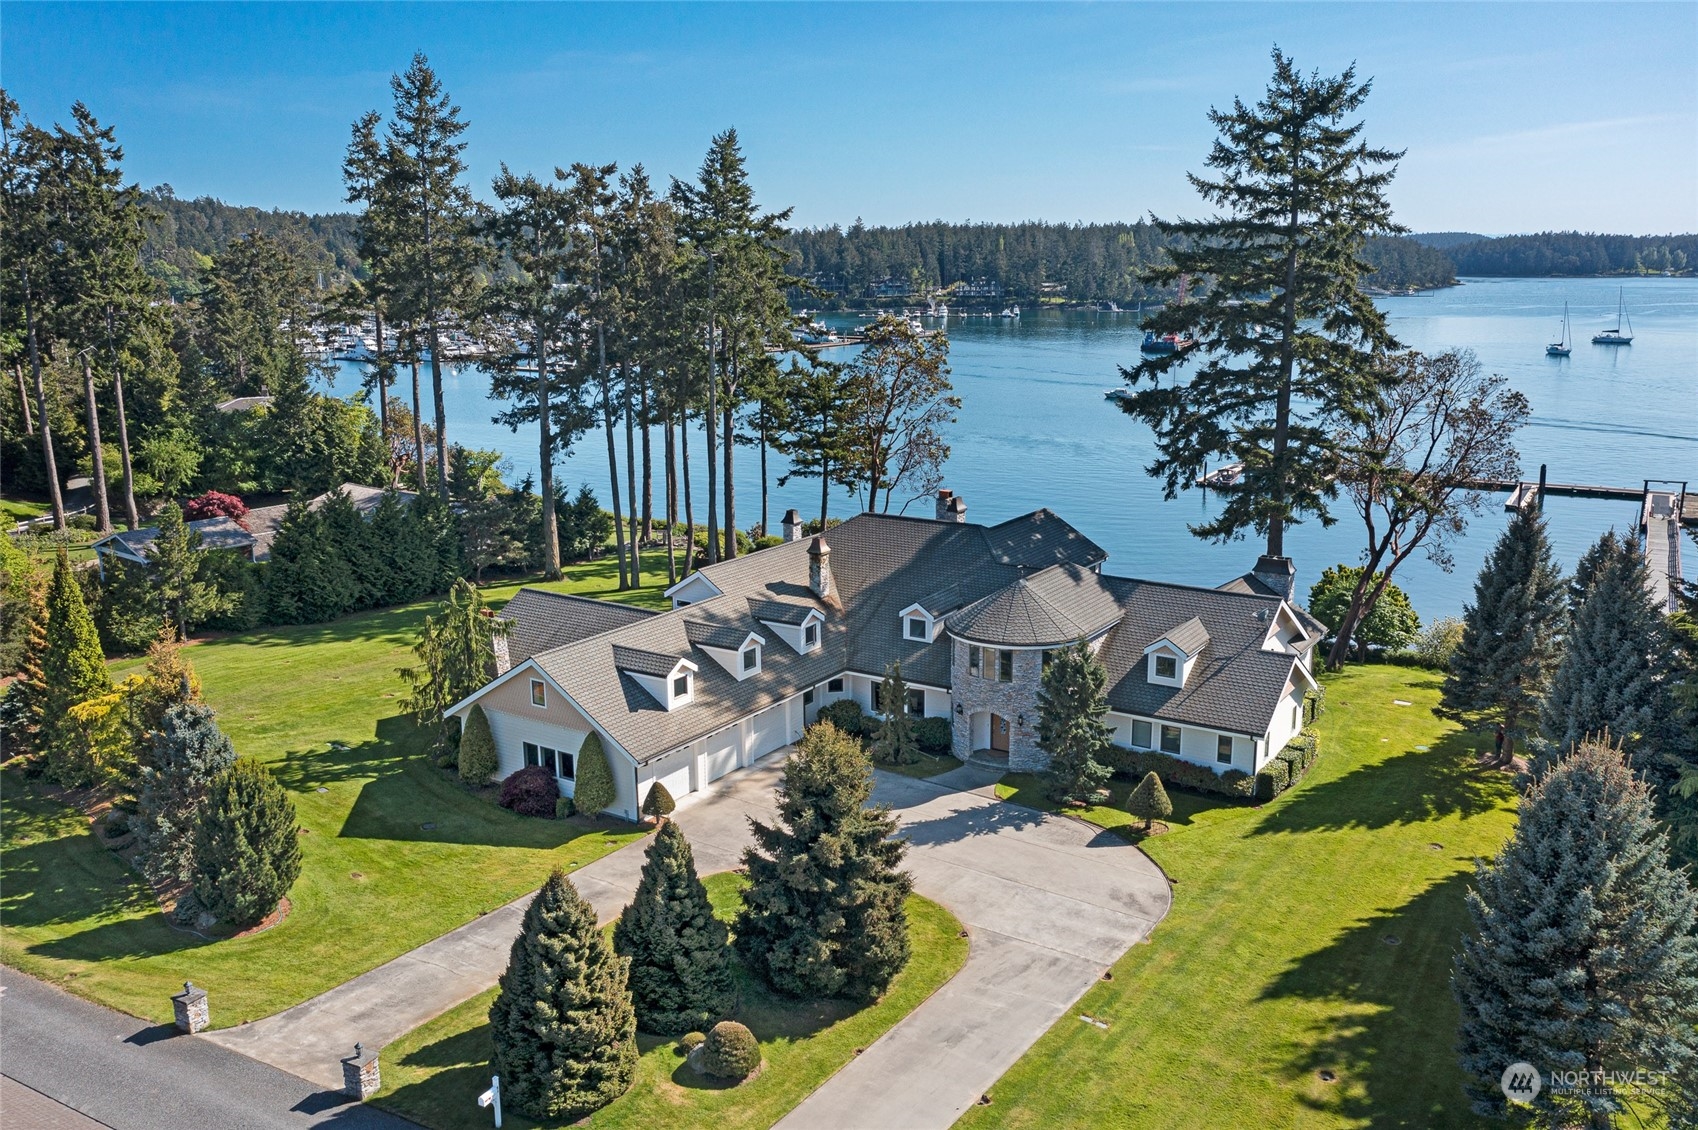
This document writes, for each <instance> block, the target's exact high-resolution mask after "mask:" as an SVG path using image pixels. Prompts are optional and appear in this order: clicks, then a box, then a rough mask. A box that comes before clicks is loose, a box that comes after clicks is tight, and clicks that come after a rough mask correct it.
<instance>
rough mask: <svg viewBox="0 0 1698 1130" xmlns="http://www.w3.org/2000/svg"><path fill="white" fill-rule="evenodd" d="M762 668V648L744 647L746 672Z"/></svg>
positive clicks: (744, 668)
mask: <svg viewBox="0 0 1698 1130" xmlns="http://www.w3.org/2000/svg"><path fill="white" fill-rule="evenodd" d="M760 668H761V649H760V648H758V647H746V648H744V649H743V670H744V671H746V672H754V671H759V670H760Z"/></svg>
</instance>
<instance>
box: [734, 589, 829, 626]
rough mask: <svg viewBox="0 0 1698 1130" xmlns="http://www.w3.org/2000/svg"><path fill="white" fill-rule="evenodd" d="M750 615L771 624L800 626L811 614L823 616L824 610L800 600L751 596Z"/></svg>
mask: <svg viewBox="0 0 1698 1130" xmlns="http://www.w3.org/2000/svg"><path fill="white" fill-rule="evenodd" d="M749 615H751V616H753V617H754V618H755V619H757V620H765V621H766V622H768V623H771V624H786V625H789V626H791V627H796V628H799V627H801V626H802V625H803V624H805V623H807V621H808V617H810V616H823V615H825V613H824V612H822V611H820V608H819V606H818V605H816V604H804V603H802V602H801V601H799V600H772V599H770V598H767V597H760V596H751V597H750V598H749Z"/></svg>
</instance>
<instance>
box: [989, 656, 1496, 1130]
mask: <svg viewBox="0 0 1698 1130" xmlns="http://www.w3.org/2000/svg"><path fill="white" fill-rule="evenodd" d="M1438 681H1439V680H1438V676H1436V675H1433V674H1430V673H1427V672H1423V671H1417V670H1413V669H1409V668H1403V667H1389V666H1386V667H1380V666H1374V667H1367V668H1362V669H1356V670H1352V671H1350V672H1348V673H1346V674H1344V675H1342V676H1339V677H1337V678H1334V679H1332V680H1330V684H1329V686H1328V688H1327V704H1328V710H1327V713H1326V714H1325V715H1324V716H1323V717H1322V719H1321V721H1320V723H1319V725H1318V729H1319V731H1320V734H1321V740H1322V750H1321V757H1320V760H1319V761H1318V762H1317V763H1316V765H1315V766H1314V768H1313V769H1311V770H1310V772H1309V776H1308V778H1307V780H1305V781H1304V782H1303V783H1302V784H1301V785H1299V786H1298V787H1297V788H1295V789H1293V790H1291V791H1290V792H1288V793H1286V794H1285V795H1284V796H1282V797H1280V798H1279V799H1278V800H1276V801H1273V802H1272V803H1270V804H1267V805H1264V806H1261V807H1252V806H1248V805H1243V806H1240V805H1232V804H1226V803H1210V802H1207V801H1204V800H1202V799H1200V798H1196V797H1192V796H1190V794H1185V793H1181V792H1179V791H1177V790H1175V791H1174V792H1173V793H1172V796H1173V800H1174V803H1175V807H1176V809H1177V810H1178V811H1177V812H1176V813H1175V816H1174V818H1173V819H1172V820H1170V821H1169V823H1170V824H1172V825H1173V831H1172V832H1170V833H1168V834H1166V835H1162V836H1157V837H1154V838H1152V839H1149V840H1147V841H1146V842H1144V844H1143V847H1144V850H1145V851H1147V852H1148V853H1149V855H1150V857H1151V858H1152V859H1154V860H1155V861H1156V862H1157V863H1158V864H1160V865H1161V867H1162V869H1163V870H1164V871H1166V872H1167V874H1168V875H1169V876H1170V877H1171V878H1172V879H1173V880H1174V888H1173V908H1172V911H1171V912H1170V913H1169V915H1168V917H1167V918H1166V920H1165V921H1163V922H1162V924H1161V925H1160V926H1158V927H1157V928H1156V930H1155V933H1154V934H1153V936H1152V938H1151V940H1150V943H1149V944H1147V945H1141V946H1137V947H1135V948H1134V949H1133V950H1132V952H1131V953H1129V954H1127V955H1126V956H1125V957H1124V958H1122V959H1121V960H1120V961H1119V962H1118V963H1117V964H1116V965H1115V967H1114V979H1113V980H1112V981H1109V982H1104V983H1102V984H1100V985H1097V986H1096V987H1094V988H1093V989H1092V990H1091V991H1090V992H1089V993H1087V994H1086V995H1085V997H1084V999H1083V1000H1082V1001H1080V1003H1079V1006H1078V1008H1077V1009H1073V1010H1069V1011H1070V1012H1080V1013H1087V1014H1089V1015H1091V1016H1094V1017H1098V1018H1101V1019H1103V1020H1105V1021H1107V1023H1108V1028H1107V1030H1103V1029H1099V1028H1097V1027H1095V1026H1092V1025H1088V1024H1081V1023H1079V1022H1078V1020H1077V1019H1075V1018H1074V1017H1073V1016H1071V1015H1070V1016H1068V1017H1066V1018H1064V1019H1063V1020H1061V1021H1059V1022H1057V1024H1056V1026H1055V1027H1054V1028H1052V1029H1051V1030H1050V1032H1049V1033H1048V1034H1047V1035H1045V1036H1044V1037H1043V1038H1042V1039H1041V1040H1040V1041H1039V1042H1038V1044H1037V1045H1036V1046H1035V1047H1033V1048H1032V1050H1031V1051H1030V1052H1028V1053H1027V1054H1026V1056H1025V1057H1023V1058H1022V1059H1021V1060H1020V1062H1019V1063H1017V1064H1016V1065H1015V1066H1014V1068H1012V1069H1011V1070H1010V1071H1009V1073H1008V1074H1007V1075H1005V1076H1004V1077H1003V1078H1002V1079H1001V1080H1000V1081H998V1083H997V1085H996V1087H995V1088H994V1089H993V1091H992V1097H993V1099H994V1104H993V1105H991V1106H988V1107H976V1108H974V1109H973V1110H971V1111H969V1112H968V1113H967V1115H966V1116H965V1117H964V1118H963V1120H962V1121H961V1123H958V1125H960V1126H964V1127H968V1128H973V1127H992V1126H995V1127H998V1128H1002V1127H1044V1128H1046V1130H1048V1128H1051V1127H1069V1126H1073V1127H1086V1126H1089V1127H1101V1126H1113V1127H1116V1128H1117V1130H1119V1128H1131V1127H1145V1126H1147V1127H1170V1126H1176V1125H1188V1126H1267V1127H1275V1126H1278V1127H1306V1126H1328V1127H1333V1126H1351V1127H1357V1126H1363V1127H1365V1126H1370V1125H1371V1126H1374V1127H1409V1128H1412V1130H1413V1128H1422V1130H1425V1128H1427V1127H1434V1126H1468V1125H1474V1124H1475V1120H1474V1119H1473V1118H1472V1116H1471V1115H1470V1114H1469V1112H1468V1107H1467V1103H1466V1101H1465V1100H1464V1098H1463V1095H1462V1091H1461V1077H1460V1074H1459V1073H1458V1071H1457V1068H1456V1057H1455V1053H1454V1051H1453V1050H1452V1049H1453V1045H1454V1043H1455V1032H1456V1007H1455V1005H1454V1003H1453V1002H1452V1000H1451V996H1450V991H1449V987H1448V984H1449V971H1450V963H1451V957H1452V954H1453V952H1454V951H1455V949H1456V946H1457V942H1458V939H1459V938H1460V936H1461V934H1462V931H1463V929H1464V928H1465V925H1466V912H1465V909H1464V906H1463V895H1464V893H1465V890H1466V888H1467V887H1468V885H1469V882H1470V879H1471V875H1472V865H1473V861H1474V859H1475V858H1476V857H1483V856H1490V855H1491V854H1493V853H1494V852H1495V851H1496V850H1497V848H1498V847H1499V845H1500V844H1502V842H1503V841H1504V840H1505V839H1506V838H1507V837H1508V835H1509V833H1510V830H1511V828H1512V825H1513V821H1514V800H1515V795H1514V791H1513V788H1512V786H1511V783H1510V781H1509V779H1508V778H1507V777H1505V776H1503V775H1501V774H1496V773H1490V772H1485V771H1482V770H1481V769H1479V768H1477V767H1476V765H1475V763H1474V759H1473V754H1472V751H1471V749H1470V748H1469V747H1470V742H1469V740H1468V739H1467V737H1466V736H1465V735H1463V734H1461V733H1459V732H1457V731H1456V729H1455V727H1453V726H1451V725H1449V724H1447V723H1444V722H1442V721H1440V720H1438V719H1437V718H1436V717H1435V716H1434V715H1433V713H1432V709H1431V708H1432V707H1433V706H1434V704H1435V703H1436V702H1437V700H1438ZM1394 699H1404V700H1406V701H1409V702H1411V703H1412V704H1413V705H1410V706H1396V705H1394V704H1393V700H1394ZM1022 784H1023V782H1019V781H1016V782H1015V785H1016V786H1021V785H1022ZM1017 795H1018V794H1017ZM1116 800H1117V801H1121V800H1123V797H1121V796H1117V797H1116ZM1094 815H1098V816H1100V817H1101V818H1102V819H1103V820H1104V822H1105V823H1112V822H1114V821H1115V820H1117V819H1118V820H1120V821H1125V820H1126V819H1128V818H1126V817H1125V816H1124V815H1123V814H1121V815H1118V816H1117V815H1116V814H1115V813H1114V812H1113V810H1104V811H1101V812H1098V813H1095V814H1094ZM1392 939H1395V941H1396V944H1392ZM1323 1070H1327V1071H1331V1072H1334V1073H1335V1075H1336V1078H1337V1081H1336V1082H1333V1083H1324V1082H1322V1081H1321V1080H1320V1078H1319V1073H1320V1072H1321V1071H1323Z"/></svg>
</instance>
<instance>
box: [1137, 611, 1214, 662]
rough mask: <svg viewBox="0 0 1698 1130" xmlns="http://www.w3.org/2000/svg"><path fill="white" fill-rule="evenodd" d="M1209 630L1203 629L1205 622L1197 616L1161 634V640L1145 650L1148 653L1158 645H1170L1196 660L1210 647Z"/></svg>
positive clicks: (1186, 656) (1188, 657)
mask: <svg viewBox="0 0 1698 1130" xmlns="http://www.w3.org/2000/svg"><path fill="white" fill-rule="evenodd" d="M1208 642H1209V630H1208V629H1207V628H1205V627H1203V622H1202V621H1201V620H1199V619H1197V618H1196V617H1195V616H1193V617H1191V618H1190V619H1189V620H1187V621H1185V623H1183V624H1180V625H1179V626H1178V627H1176V628H1170V629H1168V630H1167V631H1165V632H1163V633H1162V634H1161V638H1160V639H1158V640H1156V641H1155V643H1152V644H1151V645H1150V646H1149V647H1147V648H1145V649H1144V650H1145V651H1146V652H1147V651H1149V650H1150V648H1153V647H1155V646H1156V644H1163V643H1165V644H1170V645H1172V646H1173V647H1176V648H1178V649H1179V650H1180V651H1181V652H1183V653H1184V655H1185V658H1187V659H1194V658H1196V657H1197V654H1198V653H1199V652H1201V651H1202V650H1203V648H1204V647H1206V646H1207V645H1208Z"/></svg>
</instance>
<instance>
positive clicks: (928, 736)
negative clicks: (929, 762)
mask: <svg viewBox="0 0 1698 1130" xmlns="http://www.w3.org/2000/svg"><path fill="white" fill-rule="evenodd" d="M914 740H915V741H917V742H918V743H919V744H920V749H921V750H922V751H924V752H926V753H930V754H940V753H948V752H950V750H951V748H952V747H953V746H954V745H955V734H954V732H953V728H952V727H951V726H950V724H949V719H947V718H916V719H914Z"/></svg>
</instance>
